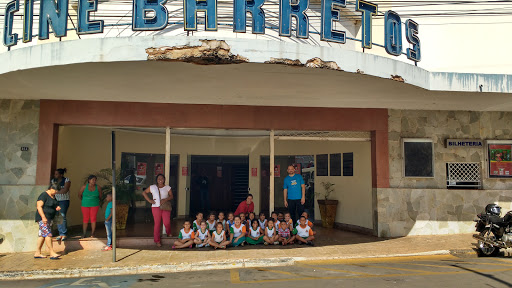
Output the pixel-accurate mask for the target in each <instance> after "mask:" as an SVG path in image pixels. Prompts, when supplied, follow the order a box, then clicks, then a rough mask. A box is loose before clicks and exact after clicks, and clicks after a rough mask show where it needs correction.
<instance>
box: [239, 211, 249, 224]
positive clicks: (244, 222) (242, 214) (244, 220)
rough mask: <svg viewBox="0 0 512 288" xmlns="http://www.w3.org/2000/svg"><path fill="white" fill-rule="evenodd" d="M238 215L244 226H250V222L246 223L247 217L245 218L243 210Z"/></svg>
mask: <svg viewBox="0 0 512 288" xmlns="http://www.w3.org/2000/svg"><path fill="white" fill-rule="evenodd" d="M238 217H240V223H242V224H244V226H245V227H249V226H251V224H249V225H247V219H246V218H245V213H244V212H242V213H240V215H238Z"/></svg>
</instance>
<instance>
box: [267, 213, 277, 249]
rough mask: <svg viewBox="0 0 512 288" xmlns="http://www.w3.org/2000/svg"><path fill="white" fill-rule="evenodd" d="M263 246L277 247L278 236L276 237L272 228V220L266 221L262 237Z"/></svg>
mask: <svg viewBox="0 0 512 288" xmlns="http://www.w3.org/2000/svg"><path fill="white" fill-rule="evenodd" d="M263 240H264V241H265V243H264V244H265V245H269V244H270V245H277V244H279V241H278V240H279V235H277V229H276V227H275V226H274V219H272V218H270V219H268V221H267V227H265V234H264V236H263Z"/></svg>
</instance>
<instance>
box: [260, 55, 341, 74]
mask: <svg viewBox="0 0 512 288" xmlns="http://www.w3.org/2000/svg"><path fill="white" fill-rule="evenodd" d="M265 64H283V65H289V66H302V67H308V68H320V69H330V70H337V71H343V70H342V69H341V68H340V67H339V66H338V64H337V63H336V62H334V61H324V60H322V59H320V58H318V57H315V58H311V59H309V60H308V61H306V64H302V62H300V60H298V59H295V60H291V59H285V58H270V60H268V61H265Z"/></svg>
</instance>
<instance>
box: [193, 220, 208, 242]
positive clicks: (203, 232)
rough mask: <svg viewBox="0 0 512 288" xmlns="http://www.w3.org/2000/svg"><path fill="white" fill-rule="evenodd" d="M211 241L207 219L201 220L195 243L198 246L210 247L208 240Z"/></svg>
mask: <svg viewBox="0 0 512 288" xmlns="http://www.w3.org/2000/svg"><path fill="white" fill-rule="evenodd" d="M209 241H210V231H208V225H206V221H204V220H203V221H201V226H200V227H199V229H197V231H196V235H195V238H194V243H195V244H196V247H197V248H202V247H208V246H209V244H208V242H209Z"/></svg>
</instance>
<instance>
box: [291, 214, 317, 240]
mask: <svg viewBox="0 0 512 288" xmlns="http://www.w3.org/2000/svg"><path fill="white" fill-rule="evenodd" d="M300 216H304V217H306V224H308V226H309V227H310V228H311V229H313V222H311V221H309V213H308V212H306V211H304V212H302V215H300ZM299 224H300V219H297V223H296V224H295V226H297V225H299ZM313 235H316V231H314V230H313Z"/></svg>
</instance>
